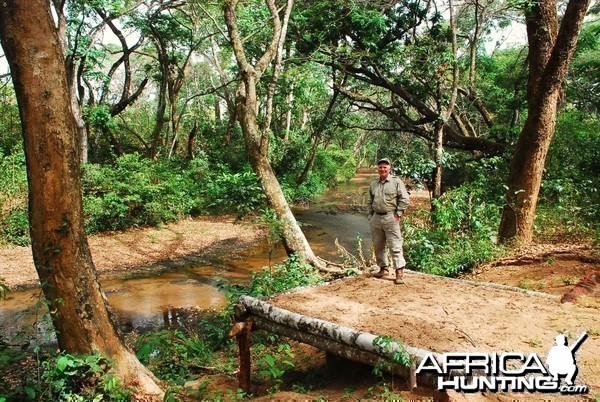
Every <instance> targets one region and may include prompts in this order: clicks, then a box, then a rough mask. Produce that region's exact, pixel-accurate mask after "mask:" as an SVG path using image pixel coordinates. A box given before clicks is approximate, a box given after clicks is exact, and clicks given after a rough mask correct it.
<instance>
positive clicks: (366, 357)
mask: <svg viewBox="0 0 600 402" xmlns="http://www.w3.org/2000/svg"><path fill="white" fill-rule="evenodd" d="M239 303H240V304H242V305H244V306H245V310H246V311H247V312H249V313H250V314H251V316H252V317H253V318H254V322H255V324H256V326H257V327H259V328H262V329H266V330H269V331H272V332H275V333H278V334H281V335H284V336H288V337H290V338H292V339H295V340H298V341H300V342H304V343H308V344H310V345H313V346H315V347H317V348H320V349H325V350H327V351H330V352H332V353H334V354H337V355H339V356H341V357H345V358H347V359H350V360H354V361H358V362H362V363H366V364H370V365H374V364H377V363H379V362H380V359H381V358H383V359H384V361H387V362H390V363H391V362H393V356H394V353H395V352H403V351H406V352H407V353H408V354H409V355H410V356H411V358H412V360H413V363H414V364H415V366H418V365H419V364H420V363H421V361H422V360H423V359H424V358H425V356H426V355H427V353H429V352H428V351H426V350H423V349H419V348H414V347H411V346H408V345H400V344H398V343H397V342H391V343H389V344H387V345H381V344H379V343H377V342H376V341H375V339H376V338H378V336H377V335H374V334H371V333H368V332H362V331H359V330H356V329H353V328H349V327H344V326H342V325H338V324H335V323H332V322H329V321H324V320H321V319H318V318H314V317H309V316H305V315H302V314H298V313H294V312H292V311H289V310H286V309H282V308H279V307H276V306H273V305H272V304H269V303H267V302H265V301H262V300H259V299H256V298H254V297H250V296H241V297H240V299H239ZM433 356H434V357H435V358H436V359H437V360H438V361H441V356H440V355H439V354H437V353H434V354H433ZM383 369H385V371H388V372H394V371H393V370H395V369H392V368H389V367H388V368H387V369H386V368H385V364H384V367H383ZM395 373H397V374H399V375H401V376H403V377H405V378H409V379H410V371H407V370H406V368H402V369H400V370H396V371H395ZM420 379H421V382H423V381H425V382H429V381H428V379H425V378H424V377H423V378H420Z"/></svg>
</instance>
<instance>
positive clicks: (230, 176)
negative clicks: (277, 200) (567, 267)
mask: <svg viewBox="0 0 600 402" xmlns="http://www.w3.org/2000/svg"><path fill="white" fill-rule="evenodd" d="M202 191H203V194H204V197H205V198H206V200H208V205H207V208H209V209H210V210H212V211H215V212H236V213H237V214H238V216H239V217H241V216H244V215H247V214H248V213H250V212H253V211H258V209H260V208H261V207H263V206H264V205H265V196H264V193H263V191H262V187H261V185H260V183H259V181H258V178H257V177H256V175H255V174H254V173H253V172H251V171H250V170H245V171H243V172H241V173H217V174H215V175H212V176H209V177H208V179H207V181H206V183H205V188H204V189H203V190H202Z"/></svg>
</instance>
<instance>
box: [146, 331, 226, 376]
mask: <svg viewBox="0 0 600 402" xmlns="http://www.w3.org/2000/svg"><path fill="white" fill-rule="evenodd" d="M135 344H136V350H137V353H136V355H137V357H138V359H139V360H140V361H141V362H142V363H143V364H144V365H145V366H146V367H148V368H149V369H150V370H151V371H152V372H153V373H154V374H155V375H156V376H157V377H159V378H160V379H161V380H164V381H167V382H169V383H174V384H177V385H183V384H184V383H185V382H186V381H188V380H189V379H191V378H192V377H193V376H192V372H191V371H190V367H192V366H204V365H208V364H211V365H212V364H213V363H214V361H213V358H214V349H213V348H211V347H210V345H209V344H208V343H207V341H206V340H205V339H204V338H203V337H202V336H201V334H198V333H195V332H192V331H187V332H184V331H182V330H179V329H174V330H171V329H164V330H159V331H157V332H152V333H147V334H143V335H140V336H139V337H138V338H137V340H136V343H135Z"/></svg>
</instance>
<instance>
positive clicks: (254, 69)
mask: <svg viewBox="0 0 600 402" xmlns="http://www.w3.org/2000/svg"><path fill="white" fill-rule="evenodd" d="M237 2H238V0H229V1H226V2H225V4H224V6H223V11H224V16H225V23H226V24H227V29H228V31H229V37H230V40H231V44H232V45H233V50H234V54H235V58H236V61H237V64H238V67H239V70H240V78H241V82H240V84H239V86H238V89H237V91H236V99H235V106H236V115H237V119H238V121H239V122H240V125H241V127H242V132H243V133H244V139H245V142H246V149H247V150H248V158H249V160H250V164H251V165H252V168H253V170H254V172H255V173H256V175H257V176H258V178H259V179H260V181H261V184H262V187H263V191H264V193H265V197H266V199H267V204H268V205H269V207H270V208H272V209H273V210H274V211H275V214H276V215H277V219H278V220H279V221H280V222H281V229H282V240H283V244H284V247H285V249H286V251H287V253H288V255H296V256H298V257H299V258H300V259H301V260H303V261H306V262H308V263H309V264H311V265H313V266H315V267H318V268H319V269H323V270H326V269H327V267H326V265H325V263H324V262H323V261H322V260H320V259H319V258H317V256H315V254H314V253H313V251H312V249H311V247H310V244H309V243H308V241H307V240H306V237H305V236H304V233H302V230H301V229H300V226H299V225H298V222H297V221H296V218H295V217H294V214H293V213H292V211H291V209H290V207H289V205H288V203H287V200H286V199H285V196H284V194H283V191H282V190H281V186H280V185H279V181H277V178H276V177H275V173H274V172H273V169H272V168H271V164H270V162H269V159H268V150H269V132H268V131H266V132H264V133H263V134H262V135H261V132H260V128H259V124H258V98H257V91H256V87H257V83H258V82H259V80H260V77H261V75H262V73H263V72H264V71H265V69H266V68H267V66H268V65H269V64H270V63H271V62H272V61H273V59H274V58H275V55H276V52H277V51H278V50H279V51H281V46H280V44H281V43H282V42H283V41H284V40H285V32H286V28H287V21H288V18H289V15H290V13H291V9H292V4H293V0H288V2H287V5H286V7H285V11H284V13H285V15H284V18H283V24H282V20H281V18H280V16H279V13H278V9H277V7H276V5H275V2H274V0H266V3H267V7H268V8H269V12H270V14H271V24H272V25H273V37H272V39H271V42H270V44H269V45H268V47H267V50H266V51H265V53H264V54H263V55H262V57H260V59H259V60H258V61H257V62H256V64H255V65H254V66H253V65H251V64H250V63H249V62H248V59H247V58H246V53H245V50H244V47H243V43H242V38H241V37H240V32H239V31H238V26H237V22H236V15H235V10H236V7H237Z"/></svg>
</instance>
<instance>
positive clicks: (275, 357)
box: [257, 343, 295, 392]
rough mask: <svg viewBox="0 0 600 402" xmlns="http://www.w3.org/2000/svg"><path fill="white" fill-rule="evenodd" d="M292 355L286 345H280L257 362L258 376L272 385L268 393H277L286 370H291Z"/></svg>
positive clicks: (288, 346)
mask: <svg viewBox="0 0 600 402" xmlns="http://www.w3.org/2000/svg"><path fill="white" fill-rule="evenodd" d="M294 357H295V356H294V353H293V352H292V348H291V347H290V345H289V344H288V343H280V344H279V345H277V347H276V351H275V352H274V353H268V352H267V353H264V354H262V356H260V357H259V358H258V360H257V368H258V372H259V373H260V375H262V376H263V377H265V378H266V379H267V380H269V381H271V382H272V383H273V386H272V387H271V388H270V392H274V391H277V390H278V389H279V387H280V386H281V384H282V382H283V375H284V374H285V372H286V370H287V369H290V368H293V367H294V363H293V362H292V361H291V359H293V358H294Z"/></svg>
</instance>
